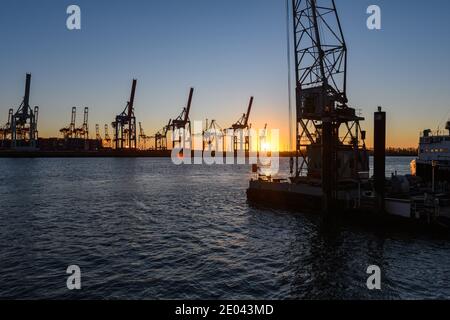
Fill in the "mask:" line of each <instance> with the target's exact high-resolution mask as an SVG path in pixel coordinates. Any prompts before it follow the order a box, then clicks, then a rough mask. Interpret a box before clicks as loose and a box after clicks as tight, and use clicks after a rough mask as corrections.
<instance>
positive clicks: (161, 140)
mask: <svg viewBox="0 0 450 320" xmlns="http://www.w3.org/2000/svg"><path fill="white" fill-rule="evenodd" d="M171 125H172V119H170V120H169V123H167V125H166V126H165V127H164V128H162V129H161V130H160V131H158V132H157V133H156V134H155V136H154V139H155V150H158V151H165V150H167V134H168V133H169V130H170V128H171Z"/></svg>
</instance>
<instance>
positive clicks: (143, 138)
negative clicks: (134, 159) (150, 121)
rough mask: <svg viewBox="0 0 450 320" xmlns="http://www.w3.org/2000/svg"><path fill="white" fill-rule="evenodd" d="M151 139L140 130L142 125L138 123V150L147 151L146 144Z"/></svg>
mask: <svg viewBox="0 0 450 320" xmlns="http://www.w3.org/2000/svg"><path fill="white" fill-rule="evenodd" d="M150 139H151V137H149V136H147V135H146V134H145V132H144V129H143V128H142V124H141V123H140V122H139V149H141V150H147V142H148V140H150Z"/></svg>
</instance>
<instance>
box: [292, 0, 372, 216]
mask: <svg viewBox="0 0 450 320" xmlns="http://www.w3.org/2000/svg"><path fill="white" fill-rule="evenodd" d="M292 4H293V8H292V10H293V29H294V43H295V46H294V50H295V52H294V56H295V79H296V98H297V99H296V111H297V112H296V113H297V117H296V128H297V130H296V157H295V175H294V177H293V179H294V180H296V181H301V180H303V179H304V177H306V179H315V180H319V181H320V184H321V185H322V193H323V197H322V209H323V211H324V212H330V211H331V210H330V209H331V208H332V207H333V204H334V203H335V201H336V198H337V190H338V184H339V181H340V180H341V179H347V180H351V179H353V181H358V172H360V171H368V163H367V162H368V161H367V159H368V157H367V153H366V147H365V143H364V139H365V131H362V130H361V127H360V124H359V122H360V121H362V120H364V118H361V117H359V116H357V115H356V111H355V109H353V108H350V107H349V106H348V105H347V104H348V99H347V46H346V43H345V40H344V35H343V32H342V28H341V23H340V20H339V16H338V13H337V10H336V5H335V2H334V0H327V1H320V5H318V1H317V0H293V1H292ZM341 128H342V129H343V130H341V131H340V129H341ZM342 131H345V132H344V138H343V139H341V138H340V137H339V133H342ZM360 137H361V140H362V144H360ZM293 163H294V161H291V164H292V165H293Z"/></svg>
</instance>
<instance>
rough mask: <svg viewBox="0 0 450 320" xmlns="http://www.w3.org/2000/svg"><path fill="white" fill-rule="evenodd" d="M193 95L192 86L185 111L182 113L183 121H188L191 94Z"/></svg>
mask: <svg viewBox="0 0 450 320" xmlns="http://www.w3.org/2000/svg"><path fill="white" fill-rule="evenodd" d="M193 95H194V88H191V90H190V91H189V98H188V102H187V106H186V113H185V115H184V122H188V121H189V113H190V112H191V105H192V96H193Z"/></svg>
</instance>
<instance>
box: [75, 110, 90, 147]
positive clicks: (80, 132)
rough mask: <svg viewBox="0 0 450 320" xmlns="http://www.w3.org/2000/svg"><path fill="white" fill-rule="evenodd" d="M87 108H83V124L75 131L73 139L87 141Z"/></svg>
mask: <svg viewBox="0 0 450 320" xmlns="http://www.w3.org/2000/svg"><path fill="white" fill-rule="evenodd" d="M88 120H89V108H88V107H85V108H84V116H83V124H82V125H81V127H79V128H76V129H75V137H76V138H79V139H84V140H89V124H88Z"/></svg>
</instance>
